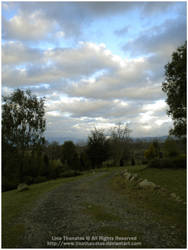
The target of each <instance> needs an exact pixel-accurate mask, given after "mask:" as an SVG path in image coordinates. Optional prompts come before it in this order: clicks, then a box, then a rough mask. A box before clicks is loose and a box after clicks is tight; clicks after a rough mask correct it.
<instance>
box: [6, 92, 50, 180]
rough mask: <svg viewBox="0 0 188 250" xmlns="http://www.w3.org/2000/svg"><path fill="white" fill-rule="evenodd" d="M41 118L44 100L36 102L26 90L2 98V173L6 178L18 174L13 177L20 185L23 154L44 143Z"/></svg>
mask: <svg viewBox="0 0 188 250" xmlns="http://www.w3.org/2000/svg"><path fill="white" fill-rule="evenodd" d="M44 114H45V110H44V99H43V98H41V99H38V98H37V97H36V96H35V95H32V94H31V91H30V90H26V91H22V90H20V89H17V90H15V91H14V92H13V93H12V94H11V95H9V96H4V97H3V104H2V146H3V172H6V176H8V175H9V174H10V173H11V172H12V171H13V168H14V170H15V172H16V174H17V173H18V172H19V174H17V175H19V178H20V181H23V175H24V167H25V166H24V165H25V164H24V161H25V159H24V157H26V156H25V153H26V151H27V150H29V149H31V148H32V147H33V148H34V147H36V146H38V145H41V144H42V143H43V142H44V137H43V132H44V131H45V126H46V121H45V119H44ZM11 152H14V153H11ZM17 158H18V160H17V161H16V162H15V163H14V164H12V162H13V161H15V159H17ZM12 159H13V161H12ZM16 165H17V167H16V168H15V166H16ZM18 165H19V166H18ZM7 171H8V173H7Z"/></svg>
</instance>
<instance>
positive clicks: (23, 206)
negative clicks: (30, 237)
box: [2, 172, 91, 248]
mask: <svg viewBox="0 0 188 250" xmlns="http://www.w3.org/2000/svg"><path fill="white" fill-rule="evenodd" d="M90 174H91V173H89V172H88V173H86V174H85V175H83V176H86V175H90ZM83 176H82V175H81V176H76V177H70V178H61V179H57V180H51V181H47V182H43V183H39V184H33V185H31V186H30V189H29V190H28V191H24V192H18V191H17V190H12V191H8V192H3V193H2V245H3V247H9V248H11V247H15V246H16V245H17V244H19V242H20V241H21V238H22V237H23V234H24V230H25V228H24V224H23V223H20V222H19V223H17V222H16V220H17V218H18V217H19V216H20V215H21V214H22V213H23V212H24V211H28V210H30V209H32V207H33V206H34V202H35V201H37V200H38V199H39V198H40V197H41V196H42V195H44V194H45V193H46V192H49V191H51V190H52V189H54V188H56V187H57V186H58V185H60V184H62V183H65V182H70V181H73V180H75V179H78V178H82V177H83Z"/></svg>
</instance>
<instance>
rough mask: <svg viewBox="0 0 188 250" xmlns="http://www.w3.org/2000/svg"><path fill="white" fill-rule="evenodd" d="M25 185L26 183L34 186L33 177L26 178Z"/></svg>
mask: <svg viewBox="0 0 188 250" xmlns="http://www.w3.org/2000/svg"><path fill="white" fill-rule="evenodd" d="M23 179H24V183H26V184H27V185H31V184H33V177H32V176H24V178H23Z"/></svg>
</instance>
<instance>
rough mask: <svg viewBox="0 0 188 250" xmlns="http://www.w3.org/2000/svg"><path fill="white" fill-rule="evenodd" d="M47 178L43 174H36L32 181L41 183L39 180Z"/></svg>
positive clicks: (42, 180) (43, 180)
mask: <svg viewBox="0 0 188 250" xmlns="http://www.w3.org/2000/svg"><path fill="white" fill-rule="evenodd" d="M47 180H48V179H47V178H46V177H45V176H37V177H35V178H33V182H34V183H41V182H45V181H47Z"/></svg>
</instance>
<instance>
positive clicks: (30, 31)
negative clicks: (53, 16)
mask: <svg viewBox="0 0 188 250" xmlns="http://www.w3.org/2000/svg"><path fill="white" fill-rule="evenodd" d="M55 25H56V22H55V20H48V19H47V18H46V17H45V15H44V13H43V12H41V11H37V10H36V11H35V12H33V13H30V14H25V13H24V12H23V11H21V12H20V13H19V14H18V15H15V16H13V17H12V18H10V19H9V20H6V19H5V18H3V19H2V27H3V29H2V34H3V38H4V39H10V40H22V41H28V40H40V39H44V38H47V36H48V33H49V32H51V31H52V30H53V29H54V27H55Z"/></svg>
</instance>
